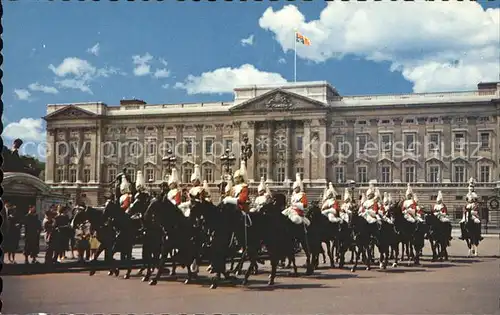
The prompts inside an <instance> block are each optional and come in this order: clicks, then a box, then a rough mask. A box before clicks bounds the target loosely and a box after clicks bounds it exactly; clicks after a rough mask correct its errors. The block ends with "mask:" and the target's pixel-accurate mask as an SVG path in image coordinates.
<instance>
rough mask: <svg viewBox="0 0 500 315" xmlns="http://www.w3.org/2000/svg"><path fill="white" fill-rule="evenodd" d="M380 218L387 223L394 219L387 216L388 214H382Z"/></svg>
mask: <svg viewBox="0 0 500 315" xmlns="http://www.w3.org/2000/svg"><path fill="white" fill-rule="evenodd" d="M382 220H383V221H385V222H387V223H389V224H394V220H393V219H391V218H389V217H388V216H386V215H384V216H382Z"/></svg>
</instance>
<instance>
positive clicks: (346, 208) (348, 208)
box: [340, 188, 356, 223]
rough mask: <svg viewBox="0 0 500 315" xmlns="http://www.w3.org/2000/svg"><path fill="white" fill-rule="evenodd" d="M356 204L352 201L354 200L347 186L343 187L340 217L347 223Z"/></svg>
mask: <svg viewBox="0 0 500 315" xmlns="http://www.w3.org/2000/svg"><path fill="white" fill-rule="evenodd" d="M355 206H356V204H355V203H354V200H353V199H352V196H351V192H350V191H349V188H345V189H344V203H343V204H342V206H341V207H340V218H341V219H342V220H343V221H344V222H346V223H349V221H350V217H351V215H352V210H353V209H354V207H355Z"/></svg>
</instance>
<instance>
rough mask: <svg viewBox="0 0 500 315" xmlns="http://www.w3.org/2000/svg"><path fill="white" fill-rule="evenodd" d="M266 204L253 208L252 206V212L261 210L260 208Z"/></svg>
mask: <svg viewBox="0 0 500 315" xmlns="http://www.w3.org/2000/svg"><path fill="white" fill-rule="evenodd" d="M263 206H264V205H256V206H255V207H253V208H250V210H249V211H250V212H260V209H262V207H263Z"/></svg>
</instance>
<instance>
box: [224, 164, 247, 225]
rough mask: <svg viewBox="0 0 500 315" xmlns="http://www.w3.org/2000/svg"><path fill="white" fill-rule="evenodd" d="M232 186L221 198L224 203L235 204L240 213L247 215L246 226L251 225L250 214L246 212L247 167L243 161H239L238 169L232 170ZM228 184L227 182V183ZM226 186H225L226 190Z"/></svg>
mask: <svg viewBox="0 0 500 315" xmlns="http://www.w3.org/2000/svg"><path fill="white" fill-rule="evenodd" d="M233 179H234V183H235V185H234V187H233V188H232V189H230V190H229V191H228V195H226V197H225V198H224V199H223V200H222V203H224V204H232V205H235V206H237V208H238V209H239V210H240V211H241V213H242V214H243V215H244V216H246V217H247V219H248V221H247V224H248V226H250V225H251V221H250V216H249V215H248V214H247V212H248V210H249V203H250V202H249V201H250V200H249V195H248V185H247V183H246V181H247V169H246V164H245V161H241V165H240V169H239V170H237V171H236V172H234V176H233ZM228 186H229V184H228ZM228 186H226V191H227V188H228Z"/></svg>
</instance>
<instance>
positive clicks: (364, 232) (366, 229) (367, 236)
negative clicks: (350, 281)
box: [350, 209, 379, 272]
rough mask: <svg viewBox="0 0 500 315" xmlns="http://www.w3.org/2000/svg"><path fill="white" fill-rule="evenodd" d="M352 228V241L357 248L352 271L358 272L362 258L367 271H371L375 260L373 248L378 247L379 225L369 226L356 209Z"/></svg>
mask: <svg viewBox="0 0 500 315" xmlns="http://www.w3.org/2000/svg"><path fill="white" fill-rule="evenodd" d="M350 226H351V229H352V230H351V231H352V232H351V236H352V240H353V242H354V245H355V246H356V248H355V260H354V265H353V266H352V268H351V271H352V272H355V271H356V268H357V266H358V263H359V259H360V258H361V259H362V260H363V262H364V263H365V265H366V270H370V269H371V264H372V260H373V255H372V246H374V245H376V241H377V238H378V236H377V234H378V233H379V230H378V225H377V223H372V224H369V223H368V222H367V221H366V220H365V219H364V218H363V217H361V216H360V215H359V214H358V210H357V209H354V211H353V212H352V217H351V221H350Z"/></svg>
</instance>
